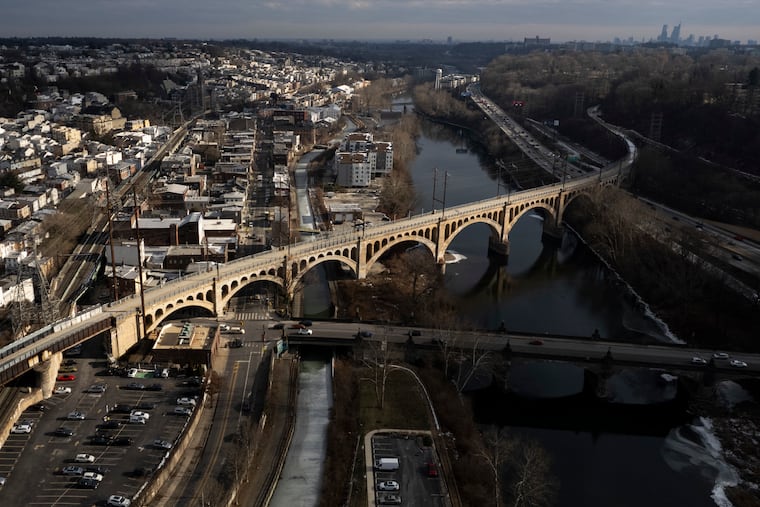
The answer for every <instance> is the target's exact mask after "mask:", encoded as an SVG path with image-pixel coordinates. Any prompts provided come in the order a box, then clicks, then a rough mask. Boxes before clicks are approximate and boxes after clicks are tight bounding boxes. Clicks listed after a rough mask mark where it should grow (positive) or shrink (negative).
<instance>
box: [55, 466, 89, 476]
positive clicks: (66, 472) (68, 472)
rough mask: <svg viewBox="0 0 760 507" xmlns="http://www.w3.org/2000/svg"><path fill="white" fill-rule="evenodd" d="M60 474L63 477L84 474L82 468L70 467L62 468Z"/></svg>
mask: <svg viewBox="0 0 760 507" xmlns="http://www.w3.org/2000/svg"><path fill="white" fill-rule="evenodd" d="M61 473H62V474H63V475H82V474H84V468H82V467H78V466H74V465H71V466H68V467H63V469H62V470H61Z"/></svg>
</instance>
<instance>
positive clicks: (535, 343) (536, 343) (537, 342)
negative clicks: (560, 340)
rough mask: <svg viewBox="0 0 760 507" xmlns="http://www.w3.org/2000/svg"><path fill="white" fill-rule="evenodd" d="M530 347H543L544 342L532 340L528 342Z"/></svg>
mask: <svg viewBox="0 0 760 507" xmlns="http://www.w3.org/2000/svg"><path fill="white" fill-rule="evenodd" d="M530 344H531V345H543V344H544V342H543V341H542V340H532V341H531V342H530Z"/></svg>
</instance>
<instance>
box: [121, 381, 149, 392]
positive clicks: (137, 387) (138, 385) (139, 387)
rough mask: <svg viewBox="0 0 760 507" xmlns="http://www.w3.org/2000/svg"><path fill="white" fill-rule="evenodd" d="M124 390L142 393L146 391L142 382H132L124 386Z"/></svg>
mask: <svg viewBox="0 0 760 507" xmlns="http://www.w3.org/2000/svg"><path fill="white" fill-rule="evenodd" d="M124 389H130V390H132V391H142V390H143V389H145V384H141V383H140V382H130V383H129V384H127V385H125V386H124Z"/></svg>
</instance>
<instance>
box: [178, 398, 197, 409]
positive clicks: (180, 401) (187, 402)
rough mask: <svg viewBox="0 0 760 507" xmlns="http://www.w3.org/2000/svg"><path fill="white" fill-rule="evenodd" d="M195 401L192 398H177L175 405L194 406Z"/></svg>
mask: <svg viewBox="0 0 760 507" xmlns="http://www.w3.org/2000/svg"><path fill="white" fill-rule="evenodd" d="M195 404H196V401H195V400H194V399H193V398H177V405H191V406H193V407H194V406H195Z"/></svg>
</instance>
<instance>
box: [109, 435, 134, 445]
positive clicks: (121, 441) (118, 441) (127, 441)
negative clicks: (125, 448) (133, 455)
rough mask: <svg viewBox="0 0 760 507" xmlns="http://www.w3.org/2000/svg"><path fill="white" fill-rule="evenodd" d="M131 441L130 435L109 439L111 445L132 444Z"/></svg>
mask: <svg viewBox="0 0 760 507" xmlns="http://www.w3.org/2000/svg"><path fill="white" fill-rule="evenodd" d="M133 442H134V440H132V438H130V437H116V438H114V439H113V440H111V445H132V443H133Z"/></svg>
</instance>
